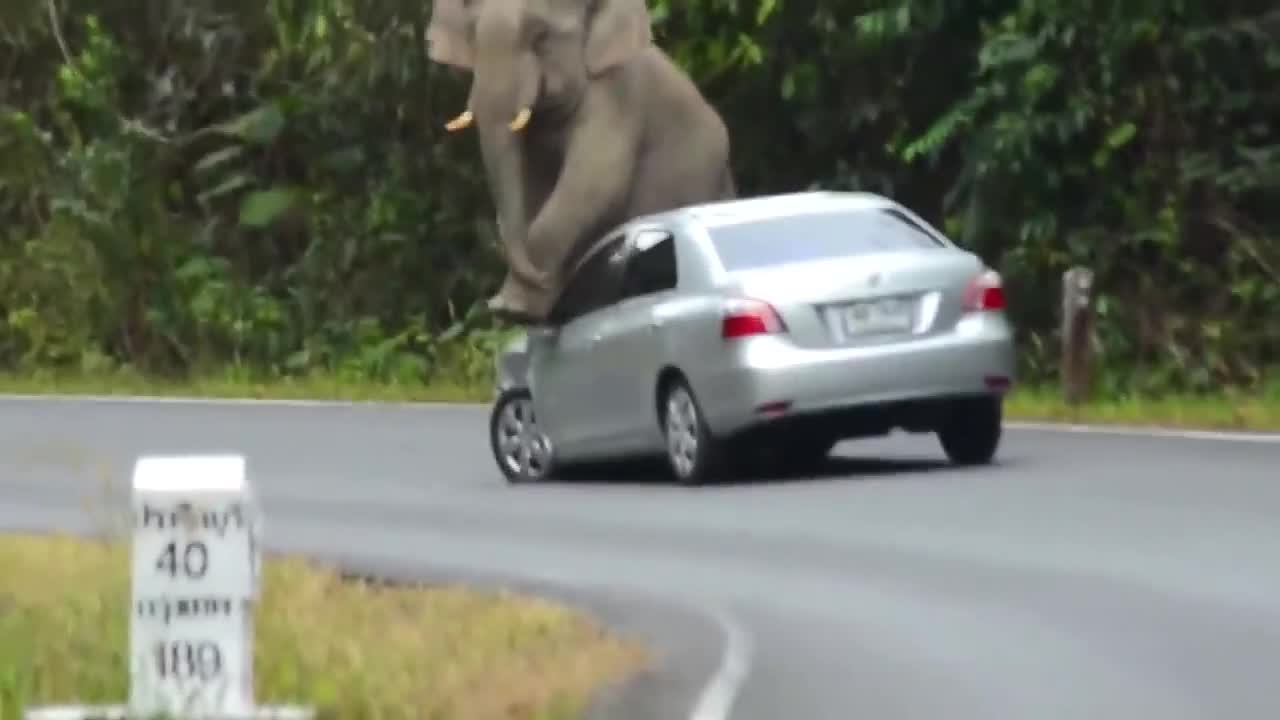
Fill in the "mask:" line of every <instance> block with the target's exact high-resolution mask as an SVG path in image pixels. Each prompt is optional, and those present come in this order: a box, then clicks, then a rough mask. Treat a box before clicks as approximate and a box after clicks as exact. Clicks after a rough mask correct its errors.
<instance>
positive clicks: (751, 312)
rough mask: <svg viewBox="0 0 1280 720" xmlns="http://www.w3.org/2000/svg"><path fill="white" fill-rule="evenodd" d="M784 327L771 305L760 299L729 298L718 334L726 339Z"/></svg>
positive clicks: (769, 332)
mask: <svg viewBox="0 0 1280 720" xmlns="http://www.w3.org/2000/svg"><path fill="white" fill-rule="evenodd" d="M785 329H786V326H785V325H783V323H782V318H781V317H779V316H778V311H777V310H774V309H773V306H772V305H770V304H769V303H767V302H764V301H762V300H731V301H730V302H729V304H728V305H726V306H725V310H724V319H723V320H722V321H721V323H720V335H721V336H722V337H724V338H725V339H726V340H727V339H731V338H740V337H749V336H751V335H769V334H772V333H780V332H783V331H784V330H785Z"/></svg>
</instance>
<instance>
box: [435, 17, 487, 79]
mask: <svg viewBox="0 0 1280 720" xmlns="http://www.w3.org/2000/svg"><path fill="white" fill-rule="evenodd" d="M478 1H479V0H434V1H433V2H432V3H431V22H430V23H429V24H428V25H427V44H428V50H427V55H428V56H429V57H430V58H431V59H432V60H434V61H436V62H438V63H444V64H445V65H454V66H456V67H460V68H465V69H468V70H470V69H471V68H473V67H474V66H475V56H476V49H475V43H474V42H473V41H472V34H471V12H470V5H471V4H472V3H474V2H478Z"/></svg>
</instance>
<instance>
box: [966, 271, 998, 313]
mask: <svg viewBox="0 0 1280 720" xmlns="http://www.w3.org/2000/svg"><path fill="white" fill-rule="evenodd" d="M964 309H965V310H970V311H982V310H1003V309H1004V284H1003V283H1002V282H1001V280H1000V274H999V273H997V272H996V271H995V270H986V271H984V272H983V273H982V274H981V275H979V276H978V277H976V278H974V279H973V281H972V282H970V283H969V285H968V287H966V288H965V289H964Z"/></svg>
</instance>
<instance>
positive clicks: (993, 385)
mask: <svg viewBox="0 0 1280 720" xmlns="http://www.w3.org/2000/svg"><path fill="white" fill-rule="evenodd" d="M727 357H728V358H729V360H728V361H727V362H726V363H725V364H724V365H722V366H719V367H716V368H712V369H710V370H709V371H707V372H706V373H704V374H703V377H701V378H699V379H698V380H699V381H698V382H697V385H698V387H697V388H696V390H697V393H698V400H699V404H700V405H701V406H702V410H703V413H704V415H705V417H706V419H707V423H708V425H709V426H710V428H711V430H712V432H714V433H716V434H717V435H731V434H737V433H741V432H743V431H747V430H751V429H752V428H754V427H757V426H760V425H766V424H773V423H777V422H785V421H789V420H799V421H803V420H804V419H805V418H806V417H811V418H839V417H841V416H842V415H848V413H845V412H844V411H847V410H856V409H858V408H865V409H867V410H872V411H874V410H875V409H876V408H877V407H882V408H896V409H901V408H903V407H911V406H921V405H922V404H927V401H929V400H931V399H943V400H945V399H948V398H954V397H964V396H971V395H983V394H993V393H1001V392H1003V391H1004V390H1006V389H1007V388H1008V386H1009V385H1010V384H1012V382H1013V378H1014V371H1015V353H1014V345H1013V335H1012V331H1011V329H1010V327H1009V325H1008V323H1007V321H1006V320H1005V319H1004V317H1002V316H1000V315H994V314H993V315H974V316H970V317H967V318H965V319H963V320H962V321H961V322H960V324H959V325H958V326H957V327H956V329H954V330H953V331H951V332H948V333H944V334H940V335H935V336H931V337H927V338H921V339H917V340H912V341H910V342H905V343H893V344H886V345H880V346H866V347H859V348H835V349H808V348H799V347H796V346H794V345H793V344H791V343H790V342H788V340H787V339H786V337H785V336H780V337H774V336H761V337H756V338H751V339H749V340H748V341H747V342H744V343H742V344H741V345H740V347H739V348H737V350H736V351H735V352H734V353H732V354H730V355H729V356H727ZM851 422H853V421H852V420H851ZM886 429H887V428H886ZM851 432H857V430H852V431H851Z"/></svg>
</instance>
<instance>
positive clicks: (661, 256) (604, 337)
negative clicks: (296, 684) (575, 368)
mask: <svg viewBox="0 0 1280 720" xmlns="http://www.w3.org/2000/svg"><path fill="white" fill-rule="evenodd" d="M676 279H677V269H676V249H675V238H674V237H673V236H672V234H671V233H670V232H668V231H666V230H664V229H662V228H641V229H639V230H637V231H636V233H635V234H634V235H633V237H632V238H631V240H630V242H629V243H628V248H627V253H626V261H625V265H624V267H623V270H622V279H621V289H620V293H619V295H620V298H619V300H618V302H617V303H616V304H615V305H614V306H613V307H612V308H610V310H609V312H608V313H607V319H606V321H605V322H604V323H603V324H602V325H601V326H600V328H599V330H600V338H599V341H598V342H597V344H596V348H595V351H594V353H593V355H594V356H595V359H596V360H595V361H596V362H597V363H599V364H600V365H601V367H602V368H603V372H604V377H603V378H602V379H603V380H604V381H605V382H606V383H607V385H608V388H609V390H608V394H609V396H610V402H608V403H603V404H601V405H599V406H597V414H596V415H595V416H594V418H595V421H596V422H597V423H598V424H599V426H600V428H601V431H602V433H603V434H604V440H605V441H606V442H607V443H608V445H609V447H610V449H611V450H633V449H639V448H642V447H643V446H645V445H646V444H649V443H650V441H651V440H652V439H653V433H655V432H657V428H658V425H657V415H656V410H655V404H654V384H655V382H656V381H657V377H658V372H659V371H660V370H661V368H662V366H663V364H664V358H665V347H664V345H663V343H662V339H661V335H660V332H659V329H660V325H661V322H660V321H661V304H662V302H663V301H664V300H665V299H667V298H668V297H670V296H671V294H673V293H674V292H675V289H676Z"/></svg>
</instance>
